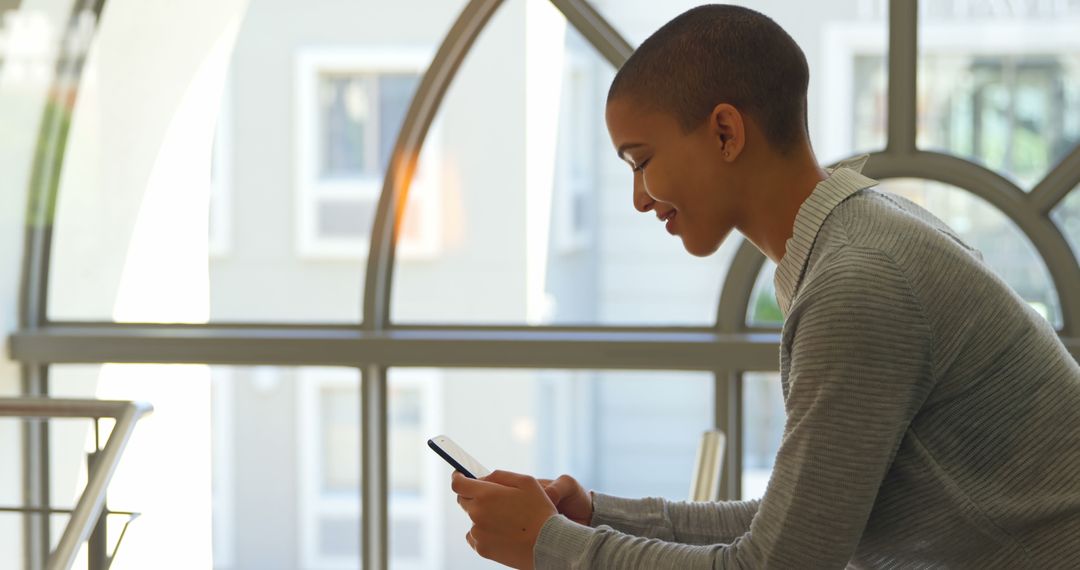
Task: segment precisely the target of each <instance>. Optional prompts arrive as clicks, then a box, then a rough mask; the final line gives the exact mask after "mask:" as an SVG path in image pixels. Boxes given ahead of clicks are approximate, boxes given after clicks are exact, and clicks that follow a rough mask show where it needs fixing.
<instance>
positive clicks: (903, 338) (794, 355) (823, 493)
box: [534, 247, 934, 570]
mask: <svg viewBox="0 0 1080 570" xmlns="http://www.w3.org/2000/svg"><path fill="white" fill-rule="evenodd" d="M833 254H834V255H831V256H830V259H829V260H821V261H819V265H818V267H816V268H815V274H816V275H815V278H814V279H812V280H808V282H807V283H805V284H804V288H803V290H802V291H801V292H800V296H799V299H798V300H797V302H796V304H795V306H794V307H793V309H792V313H791V315H789V317H788V322H787V323H786V324H785V334H784V343H785V349H786V351H787V352H788V355H787V356H785V358H790V369H789V374H788V377H787V382H788V389H787V396H786V400H785V408H786V412H787V423H786V425H785V428H784V438H783V441H782V443H781V446H780V451H779V453H778V454H777V457H776V463H775V467H774V469H773V475H772V478H771V479H770V480H769V485H768V488H767V489H766V492H765V496H764V497H763V498H762V500H761V504H760V507H759V509H758V511H757V514H756V515H755V516H753V519H752V521H751V523H750V528H749V530H748V531H747V532H746V533H744V534H743V535H741V536H739V537H737V538H735V540H733V541H731V542H730V543H728V544H724V543H714V544H710V545H688V544H678V543H675V542H673V541H672V539H673V538H674V537H673V536H672V537H671V539H669V538H668V537H667V536H665V537H663V538H647V537H638V536H632V535H630V534H626V533H621V532H619V531H617V530H615V529H614V528H612V527H610V526H599V527H597V528H591V527H584V526H581V525H576V524H575V523H572V522H570V521H569V520H567V519H565V518H563V517H552V518H551V519H549V520H548V522H547V524H545V525H544V528H543V529H542V530H541V533H540V536H539V538H538V541H537V546H536V549H535V551H534V559H535V562H536V568H537V570H552V569H563V568H566V569H570V568H574V569H586V568H593V569H609V568H610V569H614V568H620V569H622V568H626V569H634V568H640V569H645V568H649V569H672V570H674V569H676V568H679V569H690V570H693V569H702V570H705V569H709V570H716V569H721V568H844V567H845V566H846V565H847V563H848V561H849V560H850V558H851V557H852V555H853V554H854V552H855V549H856V546H857V545H858V543H859V540H860V538H861V536H862V533H863V529H864V528H865V527H866V523H867V520H868V518H869V516H870V512H871V510H872V508H873V504H874V500H875V498H876V496H877V493H878V489H879V487H880V485H881V482H882V480H883V478H884V476H885V474H886V472H887V471H888V469H889V467H890V465H891V464H892V461H893V458H894V456H895V454H896V450H897V448H898V447H899V445H900V441H901V440H902V438H903V436H904V433H905V431H906V430H907V428H908V425H909V424H910V423H911V420H912V418H913V417H914V415H915V413H916V412H917V410H918V409H919V408H920V406H921V405H922V402H923V401H924V400H925V399H926V397H927V395H928V394H929V392H930V390H931V389H932V387H933V381H934V380H933V373H932V363H931V358H932V353H931V347H932V335H931V330H930V327H929V325H928V324H927V321H926V318H925V315H924V314H923V311H922V307H921V305H920V304H919V302H918V301H917V299H916V298H915V296H914V294H913V293H912V291H911V288H910V286H909V284H908V281H907V278H906V276H905V275H904V274H903V272H902V271H901V270H900V269H899V268H898V267H897V266H896V264H895V263H894V262H893V261H892V260H891V259H890V258H889V257H888V256H886V255H884V254H883V253H881V252H878V251H877V250H869V249H862V248H859V249H856V248H853V247H844V248H841V249H838V250H836V251H834V252H833ZM656 508H659V507H656ZM714 508H716V509H721V508H722V507H718V506H714ZM714 516H718V515H714ZM669 517H670V513H669Z"/></svg>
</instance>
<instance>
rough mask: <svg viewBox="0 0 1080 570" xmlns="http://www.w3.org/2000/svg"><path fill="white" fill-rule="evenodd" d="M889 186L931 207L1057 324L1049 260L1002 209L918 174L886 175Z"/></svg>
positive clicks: (1058, 312) (1058, 314)
mask: <svg viewBox="0 0 1080 570" xmlns="http://www.w3.org/2000/svg"><path fill="white" fill-rule="evenodd" d="M881 186H882V188H883V189H884V190H886V191H888V192H892V193H894V194H898V195H900V196H903V197H905V198H907V199H909V200H911V201H912V202H915V203H916V204H918V205H919V206H921V207H923V208H925V209H927V210H929V211H930V213H932V214H934V215H935V216H937V217H938V218H940V219H941V220H942V221H944V222H945V223H946V224H947V225H948V226H949V227H951V228H952V229H953V230H954V231H956V233H957V234H958V235H959V236H960V238H961V239H962V240H963V241H964V242H965V243H967V244H968V245H970V246H971V247H973V248H975V249H977V250H979V251H980V252H981V253H982V255H983V260H984V261H985V262H986V264H987V265H988V266H989V267H990V268H991V269H992V270H993V271H994V272H995V273H996V274H997V275H998V276H999V277H1001V278H1002V279H1003V280H1004V281H1005V282H1006V283H1008V284H1009V286H1010V287H1012V288H1013V290H1014V291H1016V293H1017V294H1018V295H1020V297H1021V298H1023V299H1024V300H1025V301H1027V303H1028V304H1029V305H1031V306H1032V307H1033V308H1034V309H1035V310H1036V311H1038V312H1039V314H1041V315H1042V316H1043V317H1045V318H1046V319H1047V320H1048V321H1050V323H1051V324H1053V325H1054V326H1056V327H1060V326H1061V322H1062V321H1061V304H1060V302H1059V301H1058V295H1057V290H1056V289H1054V283H1053V281H1051V280H1050V273H1049V272H1048V271H1047V269H1046V263H1045V262H1044V261H1043V259H1042V257H1040V256H1039V252H1038V251H1037V250H1036V249H1035V246H1033V245H1032V244H1031V240H1029V239H1028V238H1027V236H1026V235H1024V233H1023V232H1022V231H1020V229H1019V228H1018V227H1016V224H1015V223H1013V221H1012V220H1010V219H1009V218H1008V217H1006V216H1005V215H1004V214H1003V213H1001V211H1000V210H998V209H997V208H995V207H993V206H992V205H990V204H989V203H987V202H986V201H984V200H982V199H981V198H978V197H976V196H975V195H974V194H971V193H970V192H968V191H966V190H963V189H960V188H956V187H955V186H950V185H948V184H941V183H938V182H931V181H927V180H916V179H894V180H885V181H883V182H882V184H881Z"/></svg>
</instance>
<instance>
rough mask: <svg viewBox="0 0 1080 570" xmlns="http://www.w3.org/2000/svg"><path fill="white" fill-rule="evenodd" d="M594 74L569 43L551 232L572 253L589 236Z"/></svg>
mask: <svg viewBox="0 0 1080 570" xmlns="http://www.w3.org/2000/svg"><path fill="white" fill-rule="evenodd" d="M593 78H594V74H593V73H592V72H591V70H590V69H589V62H588V60H587V59H586V58H585V56H584V55H583V54H581V53H579V52H577V51H575V50H574V49H571V48H570V47H569V46H568V49H567V50H566V53H565V60H564V64H563V85H562V95H561V100H562V103H561V104H562V109H561V111H560V113H559V123H560V124H559V137H558V143H557V145H558V148H557V149H556V165H555V192H554V200H555V203H554V209H553V212H554V215H553V216H552V222H551V223H552V232H553V234H554V242H555V246H556V248H557V249H558V250H559V251H561V252H563V253H568V252H573V251H577V250H579V249H582V248H584V247H586V246H587V245H588V243H589V240H590V236H591V235H592V227H593V224H592V208H593V203H592V189H593V186H594V183H595V181H594V180H593V179H592V176H591V173H592V172H593V170H594V164H595V162H594V158H595V157H594V156H593V154H594V152H593V151H594V149H595V148H596V141H595V139H594V138H593V134H594V132H595V129H594V115H593V114H594V112H595V110H594V107H595V106H596V100H595V97H594V85H593Z"/></svg>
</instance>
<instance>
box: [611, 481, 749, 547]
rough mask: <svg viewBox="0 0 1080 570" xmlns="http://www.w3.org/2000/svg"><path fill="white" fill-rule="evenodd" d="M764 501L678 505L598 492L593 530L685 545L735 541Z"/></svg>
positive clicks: (670, 502) (655, 499)
mask: <svg viewBox="0 0 1080 570" xmlns="http://www.w3.org/2000/svg"><path fill="white" fill-rule="evenodd" d="M759 504H760V501H758V500H753V501H724V502H719V503H702V502H674V501H667V500H665V499H659V498H647V499H623V498H620V497H613V496H610V495H604V494H602V493H594V497H593V508H594V512H593V520H592V525H591V526H593V527H599V526H608V527H611V528H613V529H615V530H618V531H620V532H624V533H626V534H632V535H634V536H641V537H645V538H659V539H662V540H667V541H671V542H680V543H683V544H715V543H718V542H731V541H732V540H735V538H736V537H739V536H741V535H743V534H744V533H746V531H747V530H749V529H750V521H751V520H752V519H753V517H754V514H756V513H757V510H758V505H759Z"/></svg>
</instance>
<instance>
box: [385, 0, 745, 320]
mask: <svg viewBox="0 0 1080 570" xmlns="http://www.w3.org/2000/svg"><path fill="white" fill-rule="evenodd" d="M526 22H528V33H526ZM526 40H528V41H526ZM612 77H613V71H612V68H611V66H610V64H608V63H607V62H606V61H605V60H603V59H602V58H601V57H600V56H599V55H597V54H596V52H595V50H593V49H592V47H591V46H589V45H588V44H587V42H586V41H585V40H584V39H583V38H582V37H581V35H580V34H579V33H577V32H576V31H575V30H574V29H573V28H572V27H571V26H568V25H567V24H566V21H565V19H564V18H563V17H562V15H561V14H560V13H559V12H558V11H557V10H556V9H555V8H554V7H553V6H551V5H549V4H548V3H542V2H538V3H527V2H524V1H522V0H511V1H509V2H507V3H506V4H505V5H504V6H502V7H501V8H500V9H499V11H498V12H497V13H496V14H495V16H494V17H493V19H492V21H491V22H490V24H489V27H488V28H487V29H486V30H485V31H484V32H483V33H482V34H481V35H480V37H479V38H478V40H477V43H476V44H475V46H474V47H473V51H472V52H471V53H470V54H469V56H468V57H467V58H466V60H465V62H464V64H463V65H462V67H461V69H460V72H459V74H458V77H457V78H456V79H455V81H454V83H453V84H452V85H451V86H450V89H449V91H448V93H447V96H446V99H445V101H444V102H443V106H442V108H441V110H440V112H439V117H438V119H437V120H436V124H437V125H441V127H440V128H439V129H438V130H437V131H436V132H434V133H433V136H432V138H430V139H429V140H428V142H427V144H426V146H425V150H432V149H438V152H434V151H433V152H434V155H435V156H434V158H432V159H429V160H424V159H421V168H423V167H424V165H425V163H426V164H427V165H428V166H430V167H432V168H433V169H434V168H435V167H436V166H438V168H439V175H438V177H437V179H438V180H439V185H438V188H437V192H436V193H433V195H432V196H431V197H430V198H429V199H423V200H417V201H413V202H412V203H411V204H410V206H409V210H408V212H407V216H406V217H407V218H408V216H411V215H419V216H424V215H426V214H427V213H428V212H431V213H433V214H434V215H437V216H438V217H439V223H435V224H428V225H425V226H423V229H425V230H426V231H427V232H428V234H430V235H431V237H432V239H431V240H428V241H426V242H425V243H431V242H432V241H433V242H434V244H433V247H432V249H430V250H429V252H430V253H431V254H430V255H429V256H427V257H418V256H414V257H413V258H411V259H410V258H404V257H402V256H399V257H398V260H397V268H396V269H395V273H394V295H393V306H392V317H393V319H394V320H395V321H397V322H404V323H445V322H457V323H491V324H533V325H545V324H670V325H709V324H711V323H712V322H713V320H714V318H715V314H716V303H717V299H718V298H719V292H720V283H721V280H722V277H723V274H724V272H725V271H726V268H727V266H728V264H729V262H730V258H731V255H732V253H733V251H734V244H735V242H736V241H737V240H728V243H727V244H725V246H724V247H722V248H721V250H720V252H718V253H717V254H715V255H714V256H713V257H711V258H709V259H697V258H694V257H692V256H690V255H689V254H688V253H686V252H685V251H684V250H683V247H682V244H681V242H680V241H679V240H678V239H677V238H672V237H671V236H669V235H667V234H666V233H665V232H664V231H663V228H662V226H661V225H660V224H658V223H657V221H656V218H655V217H654V214H652V213H649V214H646V215H642V214H640V213H638V212H637V211H635V210H634V208H633V205H632V201H631V191H632V178H631V172H630V169H629V168H628V167H627V166H626V164H625V163H623V162H622V161H621V160H619V159H618V157H617V156H616V155H615V152H614V150H613V149H612V147H611V142H610V138H609V137H608V134H607V128H606V126H605V123H604V101H605V98H606V93H607V87H608V85H609V83H610V81H611V78H612ZM433 161H437V162H438V165H436V164H434V163H433ZM414 191H415V190H414ZM406 225H408V222H407V221H406ZM440 228H441V229H440ZM407 229H408V228H407ZM432 284H438V286H437V287H432Z"/></svg>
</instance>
